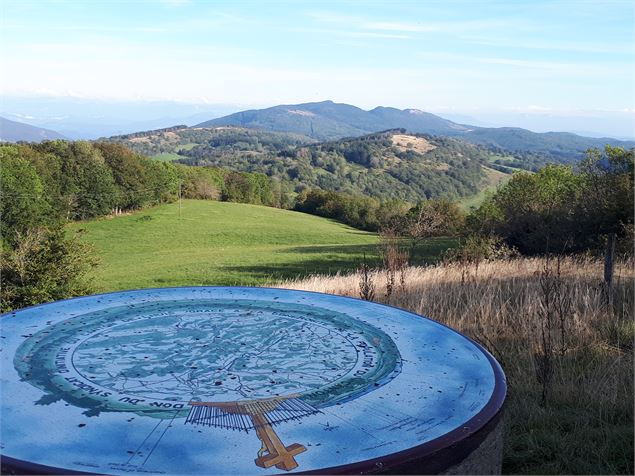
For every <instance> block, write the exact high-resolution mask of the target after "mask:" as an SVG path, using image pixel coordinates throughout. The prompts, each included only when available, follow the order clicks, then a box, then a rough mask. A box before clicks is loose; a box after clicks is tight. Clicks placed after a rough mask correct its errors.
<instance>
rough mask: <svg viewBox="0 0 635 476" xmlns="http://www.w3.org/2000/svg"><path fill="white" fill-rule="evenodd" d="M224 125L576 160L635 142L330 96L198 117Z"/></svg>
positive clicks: (210, 123) (213, 124)
mask: <svg viewBox="0 0 635 476" xmlns="http://www.w3.org/2000/svg"><path fill="white" fill-rule="evenodd" d="M224 125H234V126H242V127H252V128H260V129H264V130H269V131H278V132H295V133H300V134H304V135H307V136H309V137H312V138H314V139H317V140H333V139H341V138H343V137H350V136H360V135H364V134H369V133H372V132H379V131H383V130H387V129H395V128H404V129H406V130H407V131H408V132H412V133H424V134H432V135H442V136H452V137H459V138H462V139H464V140H466V141H468V142H472V143H475V144H480V145H485V146H488V147H496V148H501V149H505V150H506V151H511V152H517V153H532V154H542V155H545V156H546V157H545V159H548V160H554V161H558V162H571V161H575V160H577V159H580V158H582V156H583V155H584V153H585V151H586V150H587V149H589V148H602V147H604V146H605V145H607V144H610V145H614V146H620V147H624V148H632V147H635V142H633V141H620V140H617V139H612V138H600V139H598V138H592V137H583V136H579V135H576V134H571V133H567V132H545V133H538V132H532V131H529V130H527V129H521V128H516V127H499V128H493V127H477V126H471V125H466V124H458V123H456V122H453V121H450V120H447V119H443V118H442V117H440V116H437V115H434V114H431V113H427V112H424V111H420V110H418V109H403V110H400V109H396V108H392V107H376V108H374V109H371V110H370V111H365V110H363V109H360V108H358V107H355V106H351V105H349V104H338V103H334V102H333V101H322V102H315V103H304V104H293V105H281V106H274V107H270V108H266V109H254V110H248V111H242V112H237V113H234V114H230V115H228V116H224V117H220V118H216V119H212V120H210V121H205V122H202V123H200V124H199V125H198V126H197V127H216V126H224ZM548 160H543V161H542V162H543V163H545V162H546V161H548Z"/></svg>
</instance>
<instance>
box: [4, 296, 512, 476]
mask: <svg viewBox="0 0 635 476" xmlns="http://www.w3.org/2000/svg"><path fill="white" fill-rule="evenodd" d="M0 324H1V327H0V329H1V332H0V337H1V339H0V346H1V352H0V355H1V363H2V367H1V382H0V384H1V387H0V388H1V397H0V398H1V404H2V407H1V410H2V413H1V415H0V416H1V423H2V428H1V430H0V433H1V434H0V440H1V441H0V454H1V455H2V465H3V471H4V472H18V473H19V472H22V473H47V472H48V473H72V472H82V473H104V474H130V473H139V474H275V473H286V472H307V473H311V472H316V473H330V474H334V473H375V472H393V473H394V472H398V473H408V472H417V473H453V472H470V471H475V472H481V473H482V472H487V471H490V472H496V471H497V470H500V466H499V465H500V429H499V425H498V419H499V418H498V417H499V414H500V410H501V407H502V405H503V401H504V399H505V391H506V386H505V378H504V375H503V372H502V371H501V369H500V367H499V365H498V364H497V363H496V361H495V360H494V359H493V358H492V356H491V355H489V354H488V353H487V352H486V351H485V350H484V349H483V348H482V347H480V346H479V345H478V344H476V343H475V342H473V341H471V340H470V339H468V338H467V337H465V336H463V335H461V334H459V333H458V332H456V331H453V330H451V329H449V328H448V327H445V326H443V325H441V324H438V323H436V322H433V321H431V320H429V319H426V318H424V317H421V316H417V315H415V314H412V313H409V312H406V311H403V310H400V309H396V308H392V307H388V306H384V305H380V304H375V303H370V302H366V301H361V300H358V299H352V298H344V297H339V296H332V295H327V294H319V293H311V292H304V291H291V290H284V289H267V288H239V287H188V288H164V289H144V290H137V291H124V292H117V293H111V294H102V295H94V296H87V297H81V298H76V299H69V300H65V301H58V302H54V303H50V304H44V305H41V306H35V307H31V308H27V309H23V310H20V311H16V312H13V313H8V314H5V315H3V316H1V318H0ZM494 435H498V436H496V437H494ZM475 454H477V455H478V456H477V457H474V455H475ZM475 459H476V462H474V461H473V460H475ZM466 461H469V463H466ZM457 468H459V469H457ZM470 468H471V469H470ZM466 470H467V471H466Z"/></svg>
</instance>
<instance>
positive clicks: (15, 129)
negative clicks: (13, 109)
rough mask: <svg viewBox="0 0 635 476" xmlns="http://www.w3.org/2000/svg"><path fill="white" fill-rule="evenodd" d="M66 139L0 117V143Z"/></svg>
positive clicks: (46, 130) (53, 132) (48, 131)
mask: <svg viewBox="0 0 635 476" xmlns="http://www.w3.org/2000/svg"><path fill="white" fill-rule="evenodd" d="M53 139H66V137H64V136H63V135H62V134H60V133H59V132H55V131H52V130H50V129H42V128H41V127H35V126H31V125H29V124H25V123H23V122H16V121H10V120H9V119H5V118H4V117H0V141H4V142H18V141H25V142H41V141H43V140H53Z"/></svg>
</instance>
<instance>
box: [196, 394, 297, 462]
mask: <svg viewBox="0 0 635 476" xmlns="http://www.w3.org/2000/svg"><path fill="white" fill-rule="evenodd" d="M296 396H297V395H295V394H294V395H289V396H287V397H286V398H294V397H296ZM284 400H285V397H274V398H268V399H262V400H252V401H246V402H190V405H192V406H193V407H202V406H204V407H213V408H218V409H221V410H222V411H223V412H225V413H226V414H234V415H243V416H247V417H249V418H250V419H251V423H252V425H253V428H254V429H255V430H256V435H257V436H258V438H259V439H260V441H261V442H262V448H261V450H260V451H259V452H258V457H257V458H256V459H255V460H254V461H255V463H256V465H257V466H260V467H261V468H270V467H272V466H275V467H276V468H278V469H283V470H285V471H291V470H292V469H295V468H297V467H298V463H297V461H296V460H295V458H294V456H297V455H299V454H300V453H303V452H305V451H306V448H305V447H304V446H303V445H301V444H299V443H292V444H290V445H289V446H285V444H284V443H283V442H282V441H281V440H280V438H279V437H278V435H277V434H276V432H275V430H274V429H273V427H272V425H271V423H270V422H269V420H268V419H267V416H266V415H267V413H268V412H271V411H273V410H275V409H276V407H278V405H280V403H281V402H282V401H284Z"/></svg>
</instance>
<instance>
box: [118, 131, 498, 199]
mask: <svg viewBox="0 0 635 476" xmlns="http://www.w3.org/2000/svg"><path fill="white" fill-rule="evenodd" d="M110 140H112V141H117V142H119V143H123V144H124V145H126V146H128V147H130V148H132V149H133V150H135V151H137V152H139V153H143V154H146V155H153V156H154V157H155V158H157V159H159V160H166V159H176V160H178V161H179V162H180V163H184V164H187V165H204V166H205V165H207V166H215V167H223V168H228V169H232V170H236V171H241V172H260V173H264V174H266V175H268V176H270V177H274V178H277V179H279V180H280V181H281V182H283V183H286V184H289V185H290V186H292V187H293V189H294V190H295V191H300V190H302V189H304V188H307V187H308V188H321V189H324V190H333V191H338V192H346V193H350V194H356V195H359V194H362V195H368V196H371V197H375V198H379V199H389V198H399V199H403V200H408V201H411V202H417V201H418V200H421V199H422V198H424V197H427V198H436V197H446V198H453V199H456V198H461V197H465V196H470V195H473V194H476V193H477V192H478V191H479V190H480V188H481V186H482V185H483V181H484V173H483V165H487V163H488V160H489V159H490V156H491V154H490V153H489V152H488V151H487V150H486V149H485V148H483V147H479V146H475V145H473V144H470V143H467V142H465V141H462V140H458V139H454V138H448V137H436V136H435V137H433V136H428V135H421V134H418V135H413V134H407V133H406V132H405V130H404V129H396V130H391V131H384V132H379V133H373V134H367V135H364V136H360V137H354V138H347V139H340V140H335V141H328V142H321V143H315V141H314V140H312V139H310V138H308V137H306V136H302V135H298V134H289V133H282V132H267V131H263V130H257V129H249V128H244V127H237V126H218V127H216V128H213V129H206V128H196V129H192V128H185V127H175V128H172V129H170V130H167V129H164V130H160V131H150V132H148V133H139V134H134V135H130V136H119V137H114V138H111V139H110ZM156 154H158V155H156Z"/></svg>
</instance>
